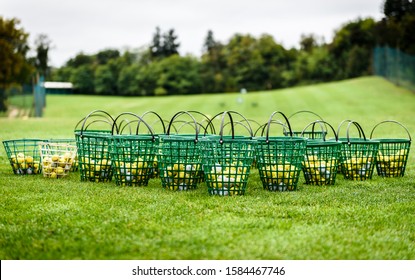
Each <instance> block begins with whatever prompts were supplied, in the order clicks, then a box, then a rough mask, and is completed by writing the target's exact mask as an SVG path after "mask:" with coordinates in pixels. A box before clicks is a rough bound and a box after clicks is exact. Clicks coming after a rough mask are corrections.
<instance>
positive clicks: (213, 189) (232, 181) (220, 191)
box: [201, 111, 256, 196]
mask: <svg viewBox="0 0 415 280" xmlns="http://www.w3.org/2000/svg"><path fill="white" fill-rule="evenodd" d="M235 114H237V115H239V116H242V115H241V114H239V113H237V112H235V111H225V112H222V113H219V114H217V115H216V116H215V117H213V118H212V119H211V121H212V120H214V119H215V118H216V117H218V116H221V117H222V118H221V126H220V131H219V135H210V136H206V137H205V138H203V139H202V140H201V142H202V145H201V151H202V157H203V174H204V178H205V182H206V185H207V187H208V192H209V194H211V195H219V196H233V195H244V194H245V192H246V189H247V184H248V178H249V174H250V169H251V167H252V164H253V161H254V158H255V143H256V141H255V140H253V133H252V129H251V128H250V126H249V122H248V121H247V120H246V119H245V121H246V123H245V122H234V121H233V118H232V115H235ZM226 116H229V119H230V123H228V124H230V128H231V135H229V136H224V135H223V133H224V128H225V127H226V125H227V124H225V123H224V120H225V117H226ZM242 117H243V116H242ZM243 118H244V117H243ZM241 123H244V125H245V124H247V125H248V126H246V128H248V131H249V136H244V135H237V136H235V125H236V124H241Z"/></svg>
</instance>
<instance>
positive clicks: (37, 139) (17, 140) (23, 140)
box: [3, 138, 48, 143]
mask: <svg viewBox="0 0 415 280" xmlns="http://www.w3.org/2000/svg"><path fill="white" fill-rule="evenodd" d="M25 141H36V142H47V141H48V140H47V139H41V138H20V139H9V140H3V143H12V142H25Z"/></svg>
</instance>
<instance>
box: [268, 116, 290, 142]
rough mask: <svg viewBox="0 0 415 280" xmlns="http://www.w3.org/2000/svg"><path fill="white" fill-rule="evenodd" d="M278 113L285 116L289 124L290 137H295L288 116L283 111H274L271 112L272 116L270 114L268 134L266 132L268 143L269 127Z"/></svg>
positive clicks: (286, 122)
mask: <svg viewBox="0 0 415 280" xmlns="http://www.w3.org/2000/svg"><path fill="white" fill-rule="evenodd" d="M276 114H280V115H281V116H283V118H284V119H285V124H286V125H287V126H288V129H289V130H290V137H293V131H292V129H291V125H290V121H289V120H288V118H287V116H286V115H285V114H284V113H283V112H281V111H274V112H273V113H272V114H271V116H270V118H269V120H268V123H267V134H266V142H267V143H269V128H270V126H271V122H272V119H273V118H274V116H275V115H276ZM283 127H285V126H283Z"/></svg>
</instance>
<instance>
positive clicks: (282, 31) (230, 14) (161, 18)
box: [0, 0, 384, 66]
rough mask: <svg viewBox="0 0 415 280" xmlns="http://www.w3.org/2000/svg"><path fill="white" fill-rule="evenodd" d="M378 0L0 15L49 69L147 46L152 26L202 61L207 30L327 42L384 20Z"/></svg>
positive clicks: (247, 1)
mask: <svg viewBox="0 0 415 280" xmlns="http://www.w3.org/2000/svg"><path fill="white" fill-rule="evenodd" d="M383 2H384V0H170V1H169V0H64V1H61V0H0V16H2V17H4V18H6V19H10V18H18V19H20V20H21V24H20V26H21V27H22V28H23V29H24V30H25V31H26V32H27V33H29V34H30V38H29V42H30V44H31V45H32V46H33V42H34V39H35V38H36V37H37V36H38V35H39V34H46V35H47V36H48V37H49V39H50V40H51V41H52V46H53V49H51V50H50V52H49V57H50V64H51V65H53V66H61V65H63V64H64V63H65V62H66V61H67V60H68V59H70V58H72V57H74V56H75V55H76V54H77V53H79V52H81V51H82V52H84V53H86V54H94V53H97V52H98V51H100V50H103V49H107V48H116V49H119V50H123V49H124V48H138V47H143V46H146V45H148V44H149V43H150V42H151V39H152V36H153V34H154V32H155V29H156V27H157V26H159V27H160V29H161V31H162V33H163V32H165V31H168V30H169V29H171V28H174V29H175V31H176V34H177V35H178V41H179V42H180V48H179V51H180V53H181V54H183V55H184V54H187V53H191V54H193V55H196V56H200V54H201V50H202V46H203V42H204V38H205V37H206V34H207V31H208V30H212V31H213V34H214V37H215V39H216V40H218V41H221V42H222V43H227V42H228V40H229V39H230V38H231V37H232V36H233V35H234V34H236V33H242V34H247V33H249V34H251V35H253V36H255V37H257V36H260V35H261V34H264V33H266V34H270V35H272V36H273V37H274V39H275V41H276V42H278V43H280V44H282V45H283V46H284V47H285V48H291V47H298V43H299V41H300V37H301V35H302V34H315V35H317V36H319V37H322V38H324V40H325V41H326V42H330V41H331V39H332V38H333V34H334V31H335V30H336V29H338V28H339V27H341V25H343V24H345V23H347V22H349V21H352V20H356V19H357V18H358V17H361V18H366V17H372V18H374V19H376V20H380V19H381V18H382V16H383V13H382V5H383Z"/></svg>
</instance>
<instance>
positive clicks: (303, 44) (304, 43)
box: [300, 34, 318, 53]
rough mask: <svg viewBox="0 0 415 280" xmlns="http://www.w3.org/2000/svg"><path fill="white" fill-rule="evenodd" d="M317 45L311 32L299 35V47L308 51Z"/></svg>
mask: <svg viewBox="0 0 415 280" xmlns="http://www.w3.org/2000/svg"><path fill="white" fill-rule="evenodd" d="M317 46H318V42H317V38H316V36H315V35H313V34H309V35H305V34H302V35H301V39H300V49H301V50H303V51H305V52H308V53H310V52H311V51H312V50H313V49H314V48H315V47H317Z"/></svg>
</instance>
